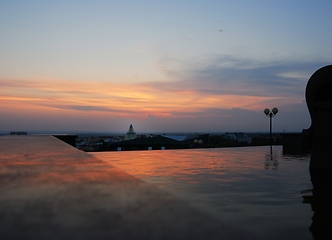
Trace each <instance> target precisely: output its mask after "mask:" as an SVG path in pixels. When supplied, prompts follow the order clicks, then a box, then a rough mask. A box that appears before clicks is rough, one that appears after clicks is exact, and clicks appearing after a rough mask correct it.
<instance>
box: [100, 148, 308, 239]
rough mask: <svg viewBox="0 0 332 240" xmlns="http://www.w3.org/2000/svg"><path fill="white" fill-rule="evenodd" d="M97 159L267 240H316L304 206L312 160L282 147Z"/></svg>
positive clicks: (112, 155)
mask: <svg viewBox="0 0 332 240" xmlns="http://www.w3.org/2000/svg"><path fill="white" fill-rule="evenodd" d="M271 150H272V151H271ZM94 155H95V156H97V157H99V158H100V159H103V160H104V161H106V162H108V163H110V164H112V165H114V166H115V167H118V168H120V169H122V170H124V171H126V172H128V173H130V174H132V175H134V176H136V177H137V178H140V179H142V180H144V181H146V182H149V183H151V184H154V185H155V186H157V187H158V188H164V189H166V190H167V191H169V192H171V193H172V194H174V195H176V196H178V197H180V198H184V199H186V200H188V202H190V204H192V205H195V206H198V207H200V208H203V209H205V210H206V211H208V212H209V213H211V214H212V215H215V216H216V217H218V218H220V219H221V220H223V221H226V222H230V223H232V224H235V225H239V226H241V227H245V228H247V229H248V230H250V231H253V232H255V234H257V235H258V236H261V238H262V239H293V238H294V236H297V238H298V239H312V235H311V233H310V231H309V230H308V226H309V225H310V223H311V216H312V213H311V210H310V208H308V207H307V205H304V204H302V203H301V199H302V195H301V190H303V189H309V188H311V187H312V185H311V183H310V176H309V171H308V169H309V157H310V156H302V157H301V159H298V158H296V157H293V156H286V157H285V156H283V154H282V147H281V146H274V147H273V149H271V148H270V147H269V146H266V147H243V148H223V149H194V150H188V149H187V150H166V151H132V152H103V153H94ZM271 170H273V171H271Z"/></svg>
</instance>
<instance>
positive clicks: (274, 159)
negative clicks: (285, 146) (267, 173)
mask: <svg viewBox="0 0 332 240" xmlns="http://www.w3.org/2000/svg"><path fill="white" fill-rule="evenodd" d="M278 166H279V162H278V156H277V154H273V148H272V146H270V152H269V153H267V154H266V156H265V169H266V170H268V169H272V170H277V169H278Z"/></svg>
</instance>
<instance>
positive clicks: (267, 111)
mask: <svg viewBox="0 0 332 240" xmlns="http://www.w3.org/2000/svg"><path fill="white" fill-rule="evenodd" d="M264 113H265V115H266V116H267V117H269V118H270V145H271V146H272V118H273V117H274V116H275V115H277V113H278V108H276V107H275V108H272V110H271V111H270V109H268V108H265V109H264Z"/></svg>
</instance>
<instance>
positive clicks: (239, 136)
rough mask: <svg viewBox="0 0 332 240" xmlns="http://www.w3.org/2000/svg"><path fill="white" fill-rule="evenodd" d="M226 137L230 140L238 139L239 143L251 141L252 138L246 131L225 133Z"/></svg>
mask: <svg viewBox="0 0 332 240" xmlns="http://www.w3.org/2000/svg"><path fill="white" fill-rule="evenodd" d="M224 138H225V139H228V140H234V141H238V142H239V143H251V142H252V138H251V137H250V136H248V135H247V134H245V133H228V132H227V133H225V134H224Z"/></svg>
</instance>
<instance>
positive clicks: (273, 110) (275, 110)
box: [272, 107, 278, 115]
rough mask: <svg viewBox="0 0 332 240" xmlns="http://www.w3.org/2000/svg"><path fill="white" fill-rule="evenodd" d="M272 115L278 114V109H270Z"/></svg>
mask: <svg viewBox="0 0 332 240" xmlns="http://www.w3.org/2000/svg"><path fill="white" fill-rule="evenodd" d="M272 113H273V114H274V115H276V114H277V113H278V108H276V107H275V108H272Z"/></svg>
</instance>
